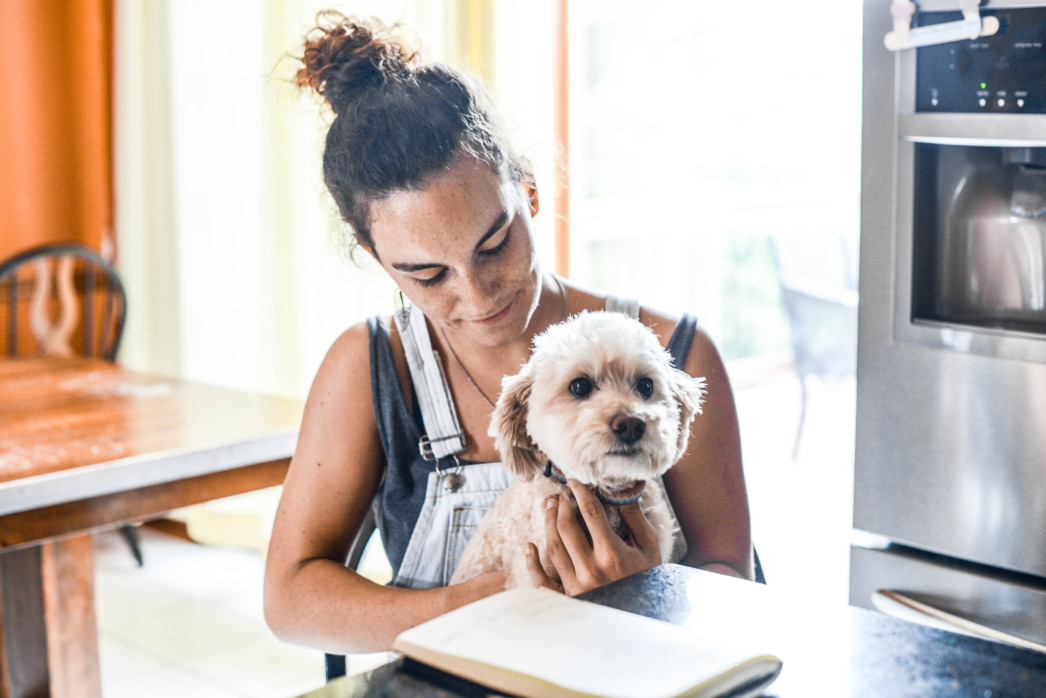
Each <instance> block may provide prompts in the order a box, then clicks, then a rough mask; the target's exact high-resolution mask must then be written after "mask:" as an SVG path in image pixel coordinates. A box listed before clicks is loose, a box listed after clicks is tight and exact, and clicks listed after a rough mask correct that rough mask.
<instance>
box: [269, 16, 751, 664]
mask: <svg viewBox="0 0 1046 698" xmlns="http://www.w3.org/2000/svg"><path fill="white" fill-rule="evenodd" d="M320 19H321V21H320V26H319V27H317V29H316V31H315V32H314V33H313V34H311V35H310V37H309V38H308V40H307V42H306V45H305V52H304V56H303V59H302V61H303V63H304V67H303V68H302V69H301V70H300V71H299V73H298V80H299V84H301V85H303V86H308V87H311V88H313V89H315V90H317V92H319V93H320V94H321V95H323V97H324V98H325V99H326V101H327V102H328V104H329V105H330V106H331V108H332V109H333V111H334V113H335V114H336V118H335V119H334V121H333V123H332V124H331V127H330V130H329V132H328V135H327V142H326V147H325V152H324V156H323V167H324V176H325V181H326V184H327V187H328V189H329V190H330V192H331V194H332V196H333V197H334V200H335V201H336V203H337V204H338V207H339V210H340V213H341V215H342V217H343V218H344V220H345V221H346V222H347V223H348V224H349V225H350V226H351V228H352V230H353V233H354V236H355V242H356V243H357V244H358V245H359V246H360V247H361V248H362V249H364V250H365V251H366V252H367V253H368V254H370V255H371V256H373V257H374V259H375V260H377V261H378V262H379V263H380V264H381V266H382V267H383V268H384V269H385V271H386V272H387V273H388V274H389V275H390V277H391V278H392V279H393V280H394V281H395V282H396V283H397V285H398V286H399V288H400V289H401V291H402V294H403V295H404V296H405V297H406V299H407V300H409V303H410V306H409V310H405V311H403V312H398V313H397V318H396V321H395V322H392V321H390V320H388V319H385V320H379V319H372V320H370V321H368V322H367V323H364V324H361V325H358V326H356V327H352V328H350V329H349V330H347V331H346V332H345V333H344V334H343V335H342V336H341V337H340V338H338V340H337V341H336V342H335V343H334V345H333V346H332V348H331V349H330V352H329V353H328V355H327V357H326V358H325V359H324V361H323V363H322V365H321V367H320V369H319V371H318V373H317V375H316V378H315V381H314V384H313V387H312V390H311V391H310V394H309V398H308V401H307V403H306V408H305V415H304V419H303V422H302V427H301V433H300V436H299V441H298V448H297V451H296V453H295V456H294V459H293V462H292V465H291V468H290V471H289V473H288V476H287V480H286V483H285V486H284V493H283V497H282V499H281V502H280V507H279V511H278V514H277V517H276V522H275V526H274V530H273V537H272V542H271V545H270V549H269V555H268V559H267V566H266V579H265V582H266V584H265V586H266V589H265V608H266V617H267V619H268V622H269V624H270V626H271V627H272V629H273V631H274V632H275V633H276V634H277V636H279V637H281V638H283V639H285V640H287V641H290V642H296V643H300V644H305V645H310V646H314V647H317V648H321V649H324V650H326V651H329V652H338V653H351V652H370V651H377V650H383V649H387V648H389V646H390V645H391V643H392V640H393V639H394V638H395V636H396V635H397V634H398V633H399V632H400V631H402V630H404V629H406V628H408V627H411V626H413V625H416V624H418V623H420V622H423V621H425V620H427V619H429V618H432V617H434V616H436V615H439V614H441V613H444V612H446V611H449V610H451V609H453V608H456V607H458V606H461V605H463V604H466V603H469V602H471V601H475V600H477V599H479V598H482V597H484V596H487V595H490V594H493V593H496V592H498V591H500V590H502V589H503V588H504V576H503V574H502V573H500V572H498V573H490V574H486V575H483V576H480V577H478V578H475V579H472V580H470V581H468V582H465V583H463V584H459V585H454V586H446V579H448V578H449V573H450V572H451V571H452V568H453V561H454V559H455V555H456V552H455V551H456V550H457V549H458V546H459V545H460V541H461V539H462V538H463V537H467V531H468V527H469V526H471V525H473V524H474V523H475V520H476V518H478V517H479V516H481V514H482V510H483V507H484V506H487V505H489V503H490V501H492V499H493V498H494V497H495V496H496V495H497V493H498V492H499V491H500V490H501V489H503V488H504V486H505V485H506V484H507V482H508V478H507V476H506V475H505V473H504V471H503V469H502V468H501V467H500V464H498V463H497V461H498V454H497V452H496V451H495V450H494V447H493V441H492V439H491V437H490V436H489V435H488V434H487V426H488V423H489V419H490V414H491V412H492V410H493V402H494V400H496V398H497V395H498V392H499V389H500V385H501V379H502V378H503V377H504V376H506V375H510V374H514V373H516V372H517V371H518V369H519V367H520V365H521V364H523V363H524V362H525V361H526V360H527V358H528V357H529V354H530V348H531V342H532V340H533V338H534V336H535V335H536V334H538V333H540V332H541V331H543V330H544V329H545V328H547V327H548V326H549V325H551V324H553V323H557V322H560V321H561V320H563V319H565V318H566V317H567V316H569V315H572V314H575V313H578V312H581V311H582V310H601V309H604V308H605V307H607V306H608V305H610V306H612V307H616V306H614V303H615V302H616V301H615V300H614V299H612V298H609V299H608V297H607V296H604V295H601V294H598V293H594V292H592V291H588V290H584V289H582V288H579V287H577V286H575V285H573V284H570V283H568V282H566V281H564V280H562V279H558V278H556V277H555V276H553V275H551V274H547V273H544V272H543V271H542V269H541V266H540V263H539V260H538V258H537V254H536V251H535V244H534V229H533V224H532V218H533V216H534V215H536V214H537V212H538V208H539V202H538V193H537V188H536V186H535V183H534V180H533V177H532V175H531V173H530V171H529V169H528V168H527V166H526V163H525V162H523V161H522V160H521V159H520V158H519V157H517V156H516V155H515V154H513V153H512V152H511V151H510V150H509V148H508V147H507V145H506V143H505V139H504V138H503V137H502V135H501V133H500V132H499V131H498V129H497V128H496V126H495V124H494V123H493V121H492V119H491V116H490V109H489V108H488V107H487V105H486V101H485V93H484V92H483V90H482V88H480V87H478V86H477V85H475V84H474V83H473V82H472V81H470V80H469V79H467V78H466V77H465V76H463V75H461V74H459V73H457V72H456V71H454V70H452V69H450V68H448V67H446V66H441V65H438V64H431V63H427V62H425V61H424V60H423V59H422V58H421V57H420V56H419V55H418V54H417V53H416V52H414V51H413V50H411V49H410V48H409V47H408V46H407V44H405V43H404V42H403V41H402V40H400V39H398V38H397V37H396V36H395V35H394V34H393V33H392V32H391V31H389V30H387V29H385V28H383V27H381V26H378V25H376V24H370V23H364V22H359V21H357V20H350V19H346V18H345V17H342V16H341V15H338V14H336V13H329V12H328V13H322V14H321V18H320ZM638 317H639V319H640V320H641V321H642V322H644V323H645V324H647V325H649V326H650V327H651V328H652V329H653V330H654V332H655V333H657V334H658V335H659V336H660V337H661V338H662V341H663V342H667V343H670V346H671V347H672V350H673V351H675V352H677V353H678V356H677V357H676V358H677V363H681V364H682V366H683V368H684V370H685V371H687V372H688V373H690V374H691V375H695V376H704V377H705V378H706V380H707V383H708V395H707V401H706V404H707V409H706V411H705V414H704V415H703V416H702V417H700V418H698V419H697V420H695V422H694V424H693V426H692V433H691V439H690V444H691V446H690V449H689V451H688V453H687V455H686V456H685V457H684V458H683V460H681V461H680V462H679V463H678V464H677V465H676V466H674V467H673V468H672V469H671V470H670V471H669V472H668V474H667V475H666V476H665V478H664V482H665V487H666V489H667V491H668V494H669V497H670V500H671V502H672V505H673V507H674V509H675V512H676V515H677V518H678V519H679V523H680V526H681V528H682V531H683V535H684V537H685V539H686V542H687V552H686V555H685V557H684V558H683V559H682V560H681V561H682V562H683V563H685V564H688V565H692V566H695V567H703V568H705V569H709V570H713V571H716V572H721V573H723V574H730V575H735V576H739V577H745V578H751V577H752V550H751V542H750V533H749V518H748V504H747V496H746V493H745V484H744V477H743V473H742V467H741V454H740V441H739V435H738V426H737V416H736V412H735V408H734V401H733V395H732V392H731V389H730V385H729V382H728V380H727V376H726V372H725V370H724V367H723V363H722V360H721V359H720V357H719V354H718V352H717V351H716V349H715V347H714V345H713V344H712V342H711V340H710V339H709V338H708V337H707V335H705V334H704V332H702V331H700V330H699V329H698V330H697V331H696V333H694V334H693V338H692V341H690V333H692V332H694V324H693V323H692V321H687V320H686V319H684V320H682V321H680V320H676V319H673V318H671V317H669V316H667V315H664V314H662V313H659V312H657V311H654V310H651V309H648V308H641V309H639V311H638ZM677 330H678V331H677ZM677 340H678V341H677ZM433 354H435V356H437V357H439V363H440V364H441V366H442V371H440V370H435V371H433V370H432V369H431V368H430V370H429V372H428V373H426V372H425V369H424V366H423V365H422V364H424V358H425V357H431V356H433ZM408 357H410V358H409V359H408ZM415 359H420V361H419V362H418V365H417V366H413V367H412V366H411V362H412V361H414V360H415ZM430 364H431V362H430ZM441 373H442V375H443V376H445V379H444V378H442V377H441ZM444 385H445V386H446V387H445V389H444V388H443V386H444ZM440 415H442V416H440ZM440 420H442V423H444V424H448V425H449V427H447V429H446V430H445V431H446V434H444V432H443V431H441V430H440V429H439V428H437V427H436V426H435V425H436V423H437V422H438V421H440ZM419 441H420V443H421V448H420V450H419ZM571 489H572V491H573V494H574V497H573V498H568V497H561V498H560V499H559V500H558V501H557V500H553V501H550V502H549V504H548V508H547V510H546V511H547V514H546V527H547V530H548V540H549V542H548V553H549V556H550V558H551V560H552V562H553V564H554V566H555V568H556V572H557V577H558V578H556V579H550V578H548V577H546V575H545V574H544V573H543V571H542V570H541V567H540V565H538V564H537V563H536V560H535V561H534V563H533V564H532V565H531V566H530V569H531V576H532V578H533V581H534V583H535V584H536V585H542V586H549V587H552V588H556V589H560V590H562V591H564V592H565V593H568V594H578V593H581V592H584V591H586V590H588V589H591V588H595V587H596V586H600V585H602V584H605V583H608V582H610V581H613V580H615V579H619V578H621V577H623V576H626V575H628V574H631V573H633V572H637V571H641V570H643V569H648V568H650V567H652V566H654V565H657V564H659V563H661V562H662V560H661V559H660V553H659V552H658V551H657V549H656V546H647V547H646V548H644V547H643V546H642V545H640V544H638V543H636V541H644V540H649V539H651V538H652V536H650V535H648V533H649V523H648V522H647V521H646V519H645V518H644V517H643V515H642V514H641V513H640V512H639V509H638V507H637V506H631V507H623V510H622V517H623V518H624V519H625V521H626V522H627V523H628V525H629V526H630V528H631V529H632V531H633V534H634V535H633V537H632V538H633V540H632V542H631V543H625V542H623V541H621V540H620V539H619V538H618V537H617V536H615V535H613V534H612V533H610V532H609V530H608V527H607V525H606V520H605V516H604V515H603V510H602V508H601V507H599V506H595V504H596V503H597V502H596V500H595V497H594V495H592V494H591V493H590V492H589V491H588V490H587V489H585V488H584V487H582V486H580V485H578V484H577V483H574V482H572V483H571ZM375 497H377V498H378V501H379V503H380V504H381V507H382V517H381V519H380V520H379V529H380V530H381V534H382V540H383V542H384V544H385V548H386V552H387V553H388V555H389V558H390V562H391V563H392V565H393V568H394V572H395V575H396V576H395V578H394V580H393V584H392V585H390V586H382V585H378V584H374V583H372V582H370V581H368V580H366V579H364V578H363V577H361V576H359V575H358V574H356V573H355V572H353V571H352V570H349V569H347V568H346V567H345V566H344V565H343V561H344V560H345V556H346V553H347V549H348V546H349V545H350V543H351V541H352V539H353V536H354V534H355V532H356V531H357V530H358V528H359V526H360V524H361V522H362V520H363V518H364V516H365V514H366V512H367V510H368V508H369V507H370V505H371V501H372V500H373V499H374V498H375ZM579 512H580V515H581V516H582V517H583V519H584V522H585V525H586V526H585V528H587V529H588V531H589V532H590V535H586V532H585V529H584V528H582V526H581V524H580V523H579V522H578V513H579ZM463 531H464V533H462V532H463ZM529 552H530V553H531V555H530V557H531V559H532V560H534V559H535V558H536V554H535V553H536V550H534V548H533V546H532V545H531V546H529Z"/></svg>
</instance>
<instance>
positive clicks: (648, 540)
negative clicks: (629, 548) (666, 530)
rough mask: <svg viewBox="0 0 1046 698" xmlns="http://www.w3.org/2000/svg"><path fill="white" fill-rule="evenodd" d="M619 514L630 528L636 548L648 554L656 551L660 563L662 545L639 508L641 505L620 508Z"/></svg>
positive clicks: (626, 505)
mask: <svg viewBox="0 0 1046 698" xmlns="http://www.w3.org/2000/svg"><path fill="white" fill-rule="evenodd" d="M618 513H620V514H621V519H622V520H623V521H624V522H625V525H626V526H628V530H629V531H631V532H632V540H633V542H634V543H635V545H636V547H637V548H639V549H640V550H642V551H644V552H648V553H650V552H653V551H656V552H657V553H658V562H659V563H660V562H661V560H660V557H661V543H660V541H658V539H657V531H656V530H655V529H654V527H653V526H651V525H650V521H649V520H648V519H647V517H646V516H645V515H644V514H643V510H642V509H641V508H640V507H639V503H638V502H635V503H633V504H625V505H623V506H620V507H618Z"/></svg>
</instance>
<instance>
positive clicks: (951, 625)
mask: <svg viewBox="0 0 1046 698" xmlns="http://www.w3.org/2000/svg"><path fill="white" fill-rule="evenodd" d="M872 605H873V606H875V608H876V609H878V610H879V611H881V612H882V613H885V614H886V615H888V616H893V617H894V618H900V619H901V620H906V621H910V622H912V623H918V624H920V625H926V626H929V627H931V628H938V629H940V630H948V631H950V632H953V633H963V634H965V635H972V636H974V637H979V638H983V639H986V640H994V641H995V642H1004V643H1007V644H1010V645H1016V646H1017V647H1023V648H1025V649H1030V650H1034V651H1035V652H1043V653H1046V645H1042V644H1040V643H1038V642H1033V641H1032V640H1027V639H1025V638H1023V637H1018V636H1016V635H1012V634H1010V633H1007V632H1004V631H1002V630H997V629H996V628H991V627H988V626H987V625H982V624H980V623H977V622H974V621H972V620H969V619H967V618H963V617H962V616H957V615H955V614H953V613H949V612H947V611H942V610H941V609H939V608H935V607H933V606H930V605H929V604H926V603H923V602H921V601H916V600H915V599H913V598H911V597H910V596H906V595H904V594H901V593H900V592H896V591H890V590H888V589H880V590H879V591H876V592H875V593H873V594H872Z"/></svg>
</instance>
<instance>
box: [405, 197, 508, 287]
mask: <svg viewBox="0 0 1046 698" xmlns="http://www.w3.org/2000/svg"><path fill="white" fill-rule="evenodd" d="M507 222H508V211H502V212H501V214H500V215H499V216H498V217H497V219H496V220H495V221H494V223H493V225H491V226H490V227H489V228H487V232H485V233H483V237H481V238H480V239H479V242H477V243H476V249H477V250H478V249H479V248H481V247H483V244H484V243H485V242H486V241H487V240H489V239H490V238H491V237H493V236H494V235H495V234H496V233H497V232H498V231H499V230H501V229H502V228H503V227H504V226H505V223H507ZM389 266H391V267H392V268H393V269H395V270H397V271H402V272H404V273H407V274H410V273H412V272H416V271H423V270H425V269H435V268H436V267H442V266H444V265H442V264H439V263H436V262H421V263H420V264H409V263H399V262H394V263H392V264H391V265H389Z"/></svg>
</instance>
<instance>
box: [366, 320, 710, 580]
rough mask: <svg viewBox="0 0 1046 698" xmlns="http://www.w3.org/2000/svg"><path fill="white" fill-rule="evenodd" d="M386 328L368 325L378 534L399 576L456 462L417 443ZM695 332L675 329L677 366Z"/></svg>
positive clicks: (691, 323) (690, 325) (671, 348)
mask: <svg viewBox="0 0 1046 698" xmlns="http://www.w3.org/2000/svg"><path fill="white" fill-rule="evenodd" d="M386 323H387V320H386V319H384V318H380V317H373V318H370V319H369V320H367V329H368V330H369V335H370V357H371V361H370V373H371V391H372V393H373V396H374V414H375V416H376V418H377V422H378V435H379V438H380V439H381V447H382V449H383V451H384V454H385V476H384V478H383V480H382V483H381V486H380V488H379V490H378V495H377V496H378V499H379V505H380V506H379V507H378V530H379V532H380V533H381V541H382V544H383V545H384V547H385V553H386V555H387V556H388V558H389V563H390V564H391V565H392V569H393V574H395V573H397V572H398V571H399V568H400V565H401V564H402V562H403V555H404V553H405V551H406V549H407V544H408V543H409V542H410V538H411V534H412V533H413V531H414V526H415V523H416V522H417V520H418V514H419V513H420V512H421V509H422V506H423V505H424V503H425V490H426V485H427V482H428V477H429V473H431V472H433V471H434V470H435V469H436V467H437V466H438V467H439V468H440V469H441V470H446V469H453V468H454V467H455V466H456V463H455V462H454V459H453V458H451V457H447V458H444V459H440V460H438V461H433V460H426V459H425V458H423V457H422V455H421V453H420V452H419V450H418V441H419V439H420V438H421V436H422V434H423V433H424V427H423V426H422V420H421V415H420V413H414V412H412V411H411V409H410V408H409V407H408V405H407V400H406V398H405V397H404V395H403V388H402V384H401V383H400V378H399V373H398V372H397V370H396V362H395V358H394V357H393V350H392V344H391V342H390V340H389V331H388V325H387V324H386ZM696 328H697V319H696V318H695V317H693V316H691V315H686V314H684V315H683V317H682V318H680V320H679V324H678V325H676V329H675V331H674V332H673V333H672V336H671V338H669V341H668V346H667V347H666V349H667V351H668V352H669V354H671V356H672V361H673V364H674V365H675V366H677V367H682V366H683V364H684V362H685V361H686V357H687V355H688V354H689V353H690V345H691V343H692V341H693V338H694V332H695V330H696ZM414 403H415V405H416V404H417V400H415V401H414ZM458 463H460V465H461V466H463V467H466V468H467V467H468V466H469V465H472V464H474V461H468V460H464V459H458Z"/></svg>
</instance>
